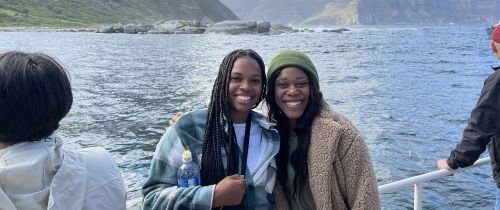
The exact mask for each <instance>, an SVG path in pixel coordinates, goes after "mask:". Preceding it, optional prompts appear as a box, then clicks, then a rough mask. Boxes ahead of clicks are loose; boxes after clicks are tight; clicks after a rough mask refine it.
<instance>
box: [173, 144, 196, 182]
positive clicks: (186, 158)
mask: <svg viewBox="0 0 500 210" xmlns="http://www.w3.org/2000/svg"><path fill="white" fill-rule="evenodd" d="M177 179H178V182H179V187H191V186H197V185H200V167H199V166H198V164H196V163H194V162H193V158H192V156H191V152H190V151H189V150H185V151H184V152H183V153H182V165H181V167H179V170H177Z"/></svg>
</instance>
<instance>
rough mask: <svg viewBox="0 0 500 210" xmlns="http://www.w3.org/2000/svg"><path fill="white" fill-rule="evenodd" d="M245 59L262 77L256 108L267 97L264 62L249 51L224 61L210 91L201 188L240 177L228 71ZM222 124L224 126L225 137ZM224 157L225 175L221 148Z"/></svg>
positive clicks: (226, 58) (237, 51)
mask: <svg viewBox="0 0 500 210" xmlns="http://www.w3.org/2000/svg"><path fill="white" fill-rule="evenodd" d="M245 56H248V57H250V58H252V59H255V61H257V63H258V64H259V67H260V70H261V75H262V91H261V95H260V97H259V101H258V103H256V104H255V105H254V106H253V107H252V109H253V108H255V107H257V105H258V104H259V103H260V102H261V101H262V100H263V99H264V97H265V93H266V84H267V83H266V73H265V65H264V61H263V60H262V58H261V57H260V55H259V54H257V53H256V52H255V51H253V50H251V49H237V50H234V51H232V52H230V53H229V54H227V55H226V57H224V59H223V60H222V63H221V65H220V67H219V73H218V75H217V78H216V79H215V83H214V86H213V89H212V97H211V99H210V104H209V106H208V118H207V126H206V128H205V142H204V144H203V156H202V161H201V185H202V186H207V185H211V184H216V183H218V182H219V181H220V180H222V179H224V177H226V176H229V175H233V174H237V173H239V171H238V170H239V157H238V149H237V148H238V146H237V143H236V135H235V132H234V127H233V122H232V120H231V116H230V106H231V105H230V103H229V100H228V98H229V83H230V80H231V71H232V69H233V65H234V62H235V61H236V59H238V58H241V57H245ZM224 121H226V122H227V126H228V129H227V133H226V132H225V127H224V124H225V123H224ZM222 147H224V150H225V151H226V154H227V157H228V158H227V171H226V174H224V166H223V163H222V154H221V148H222Z"/></svg>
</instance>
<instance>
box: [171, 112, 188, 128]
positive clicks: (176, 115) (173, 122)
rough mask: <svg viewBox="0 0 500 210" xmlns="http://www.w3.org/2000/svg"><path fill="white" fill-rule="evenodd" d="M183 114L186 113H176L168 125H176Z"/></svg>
mask: <svg viewBox="0 0 500 210" xmlns="http://www.w3.org/2000/svg"><path fill="white" fill-rule="evenodd" d="M182 115H184V112H177V113H175V115H174V116H173V117H172V118H171V119H170V120H169V121H168V125H170V126H172V125H174V124H175V122H177V120H178V119H179V118H181V117H182Z"/></svg>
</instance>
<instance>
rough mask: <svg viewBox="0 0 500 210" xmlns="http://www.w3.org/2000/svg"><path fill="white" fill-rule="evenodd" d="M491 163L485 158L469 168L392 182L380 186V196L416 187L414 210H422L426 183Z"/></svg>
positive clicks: (443, 170)
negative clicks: (423, 191)
mask: <svg viewBox="0 0 500 210" xmlns="http://www.w3.org/2000/svg"><path fill="white" fill-rule="evenodd" d="M490 162H491V160H490V157H485V158H482V159H479V160H478V161H476V162H475V163H474V164H473V165H471V166H469V167H467V168H459V169H456V170H446V169H441V170H437V171H433V172H430V173H426V174H422V175H418V176H414V177H410V178H407V179H403V180H399V181H396V182H392V183H389V184H384V185H380V186H378V192H379V193H380V194H382V193H387V192H391V191H394V190H398V189H401V188H404V187H406V186H408V185H414V192H413V196H414V197H413V209H415V210H421V209H422V184H423V183H424V182H426V181H429V180H433V179H439V178H442V177H446V176H449V175H452V174H456V173H460V172H462V171H465V170H469V169H472V168H477V167H479V166H482V165H485V164H488V163H490Z"/></svg>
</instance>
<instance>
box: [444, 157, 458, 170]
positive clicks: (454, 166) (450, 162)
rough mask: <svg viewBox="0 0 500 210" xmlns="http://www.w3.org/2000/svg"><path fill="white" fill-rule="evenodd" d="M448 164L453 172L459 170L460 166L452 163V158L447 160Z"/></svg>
mask: <svg viewBox="0 0 500 210" xmlns="http://www.w3.org/2000/svg"><path fill="white" fill-rule="evenodd" d="M446 163H447V164H448V166H449V167H450V168H451V169H453V170H455V169H457V168H458V165H457V164H456V163H455V162H454V161H451V160H450V158H448V159H447V160H446Z"/></svg>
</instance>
